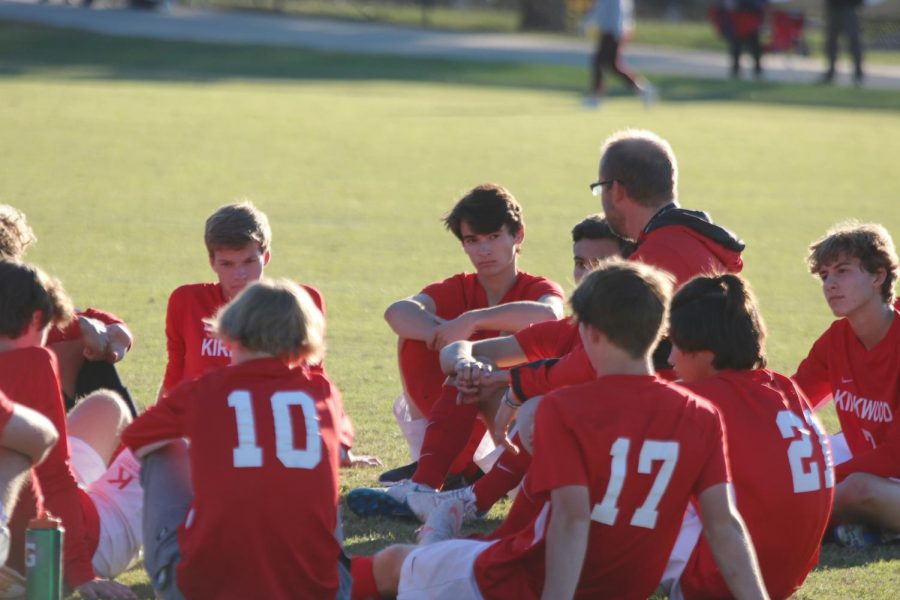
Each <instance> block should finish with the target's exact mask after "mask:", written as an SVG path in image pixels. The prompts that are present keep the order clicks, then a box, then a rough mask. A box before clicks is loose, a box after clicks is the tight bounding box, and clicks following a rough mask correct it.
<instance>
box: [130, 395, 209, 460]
mask: <svg viewBox="0 0 900 600" xmlns="http://www.w3.org/2000/svg"><path fill="white" fill-rule="evenodd" d="M197 387H198V382H197V381H196V380H193V381H185V382H184V383H182V384H180V385H177V386H175V389H173V390H170V391H169V392H168V393H166V394H164V395H163V396H162V398H160V399H159V402H157V403H156V404H154V405H153V406H151V407H150V408H148V409H147V410H146V411H144V413H143V414H141V415H140V416H139V417H138V418H137V419H135V420H134V421H133V422H132V423H131V425H129V426H128V427H126V428H125V431H124V432H122V443H123V444H125V445H126V446H128V447H129V448H130V449H131V451H132V452H134V453H135V454H138V452H139V451H140V449H141V448H144V447H146V446H149V445H151V444H155V443H157V442H162V441H166V440H174V439H178V438H180V437H184V435H185V433H184V432H185V422H186V417H185V413H186V411H187V407H188V403H189V402H190V400H191V398H195V397H196V395H197V394H198V390H197Z"/></svg>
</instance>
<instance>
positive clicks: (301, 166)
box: [0, 23, 900, 599]
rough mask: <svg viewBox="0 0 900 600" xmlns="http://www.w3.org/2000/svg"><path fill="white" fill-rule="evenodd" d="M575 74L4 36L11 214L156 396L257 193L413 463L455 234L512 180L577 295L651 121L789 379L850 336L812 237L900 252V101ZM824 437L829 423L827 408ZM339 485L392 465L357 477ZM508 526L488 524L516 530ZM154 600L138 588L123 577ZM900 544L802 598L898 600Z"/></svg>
mask: <svg viewBox="0 0 900 600" xmlns="http://www.w3.org/2000/svg"><path fill="white" fill-rule="evenodd" d="M585 78H586V73H585V72H584V71H583V70H581V69H574V68H560V67H535V66H524V65H511V66H510V65H491V64H468V63H454V62H449V61H437V60H412V59H398V58H379V57H350V56H339V55H328V54H320V53H313V52H305V51H300V50H287V49H268V48H256V47H248V48H235V47H217V46H204V45H193V44H186V43H184V44H182V43H171V42H166V43H162V42H153V41H146V40H127V39H118V38H105V37H101V36H94V35H88V34H81V33H74V32H69V31H61V30H53V29H45V28H41V27H34V26H24V25H18V24H17V25H12V24H9V23H0V151H2V155H3V160H2V161H0V202H7V203H11V204H14V205H16V206H18V207H20V208H21V209H23V210H24V211H25V212H26V213H27V214H28V216H29V220H30V222H31V224H32V226H33V227H34V229H35V231H36V233H37V235H38V237H39V243H38V244H37V245H36V246H35V247H34V248H33V249H32V250H31V252H30V255H29V258H30V259H31V260H33V261H34V262H36V263H38V264H40V265H42V266H43V267H44V268H45V269H47V270H48V271H50V272H51V273H53V274H55V275H57V276H59V277H60V278H61V279H62V280H63V281H64V282H65V284H66V287H67V289H68V290H69V292H70V294H71V295H72V296H73V298H74V299H75V300H76V303H77V304H78V305H80V306H99V307H102V308H105V309H107V310H111V311H113V312H115V313H116V314H118V315H120V316H122V317H123V318H124V319H125V320H126V321H127V322H128V323H129V324H130V325H131V327H132V329H133V330H134V332H135V334H136V337H137V343H136V345H135V347H134V349H133V351H132V352H131V354H130V355H129V357H128V358H127V359H126V361H125V362H124V363H123V365H122V371H123V373H124V377H125V378H126V381H127V382H128V384H129V385H130V387H131V389H132V391H133V392H134V393H135V395H136V397H137V399H138V400H139V401H140V402H141V403H143V404H146V403H147V402H150V401H151V399H152V398H153V397H154V396H155V392H156V388H157V385H158V383H159V381H160V379H161V376H162V372H163V367H164V362H165V345H164V335H163V321H164V313H165V304H166V299H167V297H168V294H169V292H170V291H171V290H172V289H173V288H174V287H176V286H177V285H179V284H181V283H185V282H192V281H205V280H209V279H210V277H211V275H212V273H211V272H210V271H209V268H208V266H207V263H206V257H205V252H204V248H203V245H202V226H203V221H204V219H205V217H206V216H207V215H208V214H209V213H210V212H212V211H213V210H214V209H215V208H217V207H218V206H220V205H222V204H225V203H227V202H231V201H233V200H235V199H238V198H243V197H247V198H251V199H253V200H254V201H255V202H256V203H257V205H258V206H260V207H261V208H262V209H263V210H265V211H266V212H267V213H268V214H269V217H270V219H271V220H272V224H273V228H274V252H273V260H272V263H271V265H270V267H269V269H267V273H268V274H270V275H273V276H287V277H292V278H295V279H299V280H301V281H304V282H309V283H311V284H313V285H315V286H317V287H319V288H320V289H321V290H322V291H323V292H324V294H325V297H326V299H327V301H328V311H329V323H328V326H329V347H330V353H329V356H328V361H327V364H328V370H329V372H330V374H331V376H332V378H333V379H334V380H335V381H336V383H337V384H338V385H339V386H340V387H341V389H342V390H343V393H344V398H345V402H346V403H347V405H348V410H349V412H350V413H351V414H352V416H353V419H354V421H355V424H356V427H357V431H358V450H359V451H361V452H364V453H371V454H377V455H379V456H381V457H382V458H383V459H384V460H385V462H386V463H387V464H388V465H391V466H394V465H399V464H403V463H405V462H407V456H406V449H405V444H404V443H403V441H402V439H401V437H400V435H399V432H398V431H397V428H396V426H395V425H394V423H393V418H392V416H391V414H390V405H391V403H392V401H393V399H394V397H395V396H396V395H397V393H398V391H399V389H400V384H399V381H398V376H397V372H396V367H395V358H394V352H395V347H396V341H395V339H394V338H393V337H392V335H391V334H390V331H389V330H388V328H387V326H386V325H385V324H384V322H383V320H382V312H383V310H384V308H385V307H386V306H387V304H388V303H389V302H390V301H392V300H394V299H396V298H399V297H402V296H404V295H408V294H411V293H414V292H416V291H418V290H419V289H420V288H421V287H422V286H423V285H424V284H426V283H427V282H430V281H433V280H435V279H439V278H442V277H444V276H446V275H449V274H452V273H455V272H458V271H460V270H465V269H468V268H469V265H468V264H467V262H466V259H465V256H464V255H463V253H462V252H461V251H460V248H459V246H458V243H457V242H455V240H454V239H453V238H452V236H451V235H450V234H449V233H446V232H444V231H443V230H442V228H441V225H440V222H439V218H440V216H441V215H442V214H443V213H444V211H446V210H447V208H449V206H450V205H451V204H452V203H453V202H454V201H455V200H456V199H457V198H458V197H459V195H460V194H461V192H464V191H465V190H466V189H468V188H470V187H471V186H473V185H475V184H478V183H482V182H486V181H495V182H498V183H502V184H503V185H505V186H507V187H509V188H510V189H511V190H512V191H513V192H514V193H515V194H516V196H517V197H518V198H519V200H520V201H521V202H522V203H523V205H524V207H525V215H526V222H527V240H526V243H525V248H524V253H523V256H522V267H523V268H524V269H526V270H528V271H531V272H535V273H542V274H546V275H548V276H551V277H553V278H554V279H556V280H557V281H560V282H562V283H563V284H564V286H565V287H566V288H567V289H571V287H572V282H571V275H570V264H569V263H570V244H569V242H568V232H569V229H570V228H571V226H572V225H573V224H574V223H575V222H577V221H578V220H580V219H581V218H582V217H583V216H584V215H586V214H587V213H590V212H594V211H597V210H598V209H599V205H598V202H597V200H596V199H595V198H593V197H592V196H591V195H590V193H589V192H588V187H587V184H588V183H590V182H591V181H593V180H595V178H596V162H597V158H598V152H599V145H600V143H601V142H602V140H603V139H604V138H605V137H606V136H607V135H608V134H610V133H612V132H613V131H615V130H617V129H619V128H622V127H626V126H634V127H645V128H649V129H652V130H655V131H657V132H658V133H660V134H662V135H663V136H665V137H666V138H668V139H669V140H670V141H671V142H672V144H673V146H674V148H675V150H676V152H677V154H678V156H679V159H680V167H681V177H680V197H681V200H682V203H683V204H684V205H685V206H688V207H696V208H703V209H705V210H708V211H710V212H711V213H712V214H713V216H714V217H715V219H716V220H717V221H718V222H720V223H722V224H724V225H726V226H729V227H731V228H733V229H734V230H736V231H737V232H738V233H739V234H740V235H741V236H742V237H743V238H744V239H745V240H746V242H747V245H748V249H747V252H746V254H745V259H746V265H747V267H746V270H745V274H746V275H747V276H748V277H749V278H750V280H751V281H752V282H753V284H754V287H755V289H756V291H757V294H758V295H759V297H760V299H761V303H762V306H763V311H764V314H765V317H766V320H767V322H768V325H769V329H770V331H771V337H770V343H769V349H770V356H771V363H772V365H773V366H774V367H775V368H776V369H779V370H782V371H786V372H788V373H790V372H792V370H793V368H794V367H795V366H796V365H797V363H798V361H799V360H800V359H801V358H802V357H803V356H804V355H805V353H806V351H807V350H808V348H809V346H810V344H811V343H812V341H813V340H814V339H815V338H816V336H817V335H818V334H819V333H820V332H821V331H823V330H824V328H825V327H826V326H827V324H828V323H829V322H830V319H829V314H828V311H827V308H826V306H825V304H824V302H823V300H822V298H821V295H820V292H819V289H818V286H817V284H816V282H815V281H814V280H813V279H812V278H811V277H810V276H809V275H808V274H807V273H806V271H805V268H804V264H803V260H802V258H803V256H804V250H805V248H806V245H807V244H808V242H809V241H810V240H811V239H813V238H814V237H816V236H818V235H820V234H821V233H822V232H823V231H824V230H825V229H826V228H827V227H828V226H829V225H831V224H832V223H834V222H836V221H839V220H842V219H846V218H850V217H854V218H858V219H863V220H877V221H880V222H882V223H884V224H885V225H886V226H887V227H888V228H889V229H891V230H892V231H893V232H894V233H895V235H898V232H900V211H898V210H897V208H896V207H897V201H898V198H900V180H898V178H897V176H896V157H897V156H898V155H900V112H898V111H897V108H898V107H900V94H898V93H894V92H874V91H865V90H861V91H856V90H843V89H825V90H823V89H812V88H805V87H799V86H777V85H769V84H749V83H747V84H742V83H733V82H709V81H699V80H686V79H678V78H655V81H657V82H658V83H659V87H660V89H661V92H662V100H663V101H662V102H661V104H660V105H658V106H657V107H656V108H654V109H653V110H650V111H647V110H644V109H643V108H642V107H641V105H640V104H639V103H638V102H637V101H636V100H634V99H633V98H630V97H627V96H624V95H618V96H614V97H613V98H611V99H610V100H609V101H608V102H607V103H606V104H605V105H604V107H603V109H602V110H601V111H597V112H587V111H584V110H581V109H580V107H579V104H578V101H579V93H580V90H581V89H582V87H583V85H584V80H585ZM825 420H826V422H827V425H828V427H829V428H830V429H832V430H834V429H835V420H834V416H833V413H832V412H831V411H830V409H829V410H828V411H826V413H825ZM342 476H343V483H342V487H343V491H344V492H346V490H347V489H349V488H352V487H357V486H360V485H368V484H371V483H372V482H373V481H374V478H375V476H376V472H375V471H345V472H344V473H343V474H342ZM506 508H507V507H506V506H500V507H496V508H495V509H494V510H493V511H492V512H491V514H490V515H489V519H488V520H487V521H486V523H485V524H484V525H483V527H485V528H487V527H491V526H493V525H495V524H496V522H497V520H498V519H500V518H501V517H502V514H503V512H504V511H505V510H506ZM345 526H346V533H347V536H348V539H347V548H348V550H349V552H351V553H367V552H372V551H374V550H377V549H378V548H381V547H383V546H384V545H386V544H388V543H390V542H394V541H408V540H410V539H411V535H412V530H413V527H412V525H409V524H399V525H398V524H395V523H390V522H387V521H378V520H375V521H361V520H358V519H355V518H353V517H352V515H347V514H346V511H345ZM125 581H127V582H128V583H130V584H132V585H133V586H134V588H135V590H136V591H138V593H139V594H140V595H141V597H142V598H152V592H151V590H150V588H149V586H148V584H147V582H146V577H145V576H144V575H143V573H142V572H141V571H140V570H134V571H132V572H130V573H129V574H127V575H126V577H125ZM898 586H900V548H898V547H891V548H886V549H879V550H873V551H865V552H851V551H843V550H837V549H834V548H830V547H828V548H826V550H825V552H824V553H823V560H822V564H821V565H820V566H819V567H818V568H817V570H816V571H815V572H814V573H813V574H812V575H811V576H810V578H809V580H808V582H807V583H806V585H805V586H804V588H803V589H802V590H801V592H800V594H799V597H802V598H828V599H838V598H892V597H894V596H895V590H896V589H900V588H898Z"/></svg>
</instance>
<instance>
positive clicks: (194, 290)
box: [158, 202, 381, 466]
mask: <svg viewBox="0 0 900 600" xmlns="http://www.w3.org/2000/svg"><path fill="white" fill-rule="evenodd" d="M204 242H205V244H206V250H207V253H208V255H209V265H210V267H211V268H212V270H213V271H214V272H215V273H216V276H217V278H218V281H217V282H216V283H192V284H188V285H183V286H181V287H179V288H177V289H175V291H174V292H172V294H171V295H170V296H169V303H168V307H167V309H166V350H167V352H168V362H167V363H166V372H165V376H164V377H163V382H162V385H161V386H160V390H159V396H158V397H162V395H163V394H165V392H167V391H168V390H170V389H172V388H174V387H175V386H176V385H177V384H179V383H181V382H182V381H187V380H190V379H193V378H195V377H197V376H199V375H202V374H203V373H207V372H209V371H211V370H213V369H219V368H221V367H224V366H227V365H228V364H229V363H230V361H231V357H230V354H229V352H228V348H227V347H226V346H225V344H224V343H223V342H222V340H219V339H217V338H216V337H215V336H214V335H212V332H210V331H209V330H208V328H207V325H206V323H205V319H209V318H210V317H212V316H213V315H215V314H216V311H217V310H219V308H221V307H222V306H224V305H225V303H226V302H228V301H229V300H231V299H232V298H234V297H235V296H236V295H237V294H238V293H239V292H240V291H241V290H243V289H244V288H245V287H246V286H247V285H248V284H250V283H253V282H254V281H258V280H259V279H260V278H261V277H262V275H263V270H264V269H265V267H266V265H267V264H269V259H270V258H271V255H272V254H271V248H270V246H271V243H272V229H271V227H270V226H269V219H268V217H266V215H265V213H263V212H262V211H261V210H259V209H258V208H256V207H255V206H254V205H253V204H252V203H250V202H241V203H238V204H229V205H226V206H223V207H221V208H219V209H218V210H217V211H216V212H214V213H213V214H212V215H211V216H210V217H209V218H208V219H207V220H206V227H205V231H204ZM302 287H303V289H305V290H306V292H307V293H308V294H309V295H310V296H311V297H312V298H313V302H315V304H316V306H317V307H318V309H319V310H320V311H322V314H323V315H324V314H325V303H324V300H323V299H322V294H321V293H320V292H319V291H318V290H317V289H316V288H314V287H312V286H309V285H303V286H302ZM315 368H318V369H324V366H323V365H322V364H318V365H315ZM343 414H344V416H343V417H342V420H343V425H342V427H341V429H340V430H341V444H342V447H343V451H342V452H343V454H342V456H343V465H344V466H377V465H380V464H381V462H380V461H379V460H378V459H377V458H374V457H371V456H354V455H353V453H352V452H351V451H350V448H351V447H352V446H353V438H354V433H353V424H352V423H351V422H350V417H349V416H347V415H346V413H343Z"/></svg>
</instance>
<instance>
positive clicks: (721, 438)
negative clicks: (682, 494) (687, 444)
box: [693, 404, 731, 497]
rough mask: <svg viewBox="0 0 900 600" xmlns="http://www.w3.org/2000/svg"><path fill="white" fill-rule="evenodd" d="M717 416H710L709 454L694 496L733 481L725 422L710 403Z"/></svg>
mask: <svg viewBox="0 0 900 600" xmlns="http://www.w3.org/2000/svg"><path fill="white" fill-rule="evenodd" d="M707 406H709V408H710V410H712V411H713V413H714V414H715V416H714V417H713V418H710V427H708V428H707V448H708V449H709V454H708V456H707V458H706V460H704V461H703V470H701V471H700V476H699V477H698V478H697V482H696V483H695V484H694V491H693V493H694V497H697V496H699V495H700V494H702V493H703V492H704V491H705V490H706V489H708V488H710V487H712V486H714V485H718V484H720V483H728V482H729V481H731V469H730V467H729V466H728V441H727V439H726V438H725V422H724V421H722V415H720V414H719V411H718V410H717V409H716V408H715V407H714V406H712V405H711V404H708V405H707Z"/></svg>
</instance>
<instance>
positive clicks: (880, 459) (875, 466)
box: [834, 411, 900, 481]
mask: <svg viewBox="0 0 900 600" xmlns="http://www.w3.org/2000/svg"><path fill="white" fill-rule="evenodd" d="M898 419H900V411H898V412H896V413H894V422H893V424H892V425H891V427H890V429H888V430H887V433H886V434H885V436H884V438H883V439H882V440H881V443H879V444H878V447H877V448H873V449H872V450H869V451H868V452H864V453H862V454H859V455H856V456H854V457H853V458H851V459H850V460H848V461H847V462H843V463H841V464H839V465H837V466H836V467H835V468H834V474H835V476H836V477H837V480H838V481H843V479H844V478H845V477H847V475H850V474H851V473H871V474H872V475H877V476H879V477H900V422H898Z"/></svg>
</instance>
